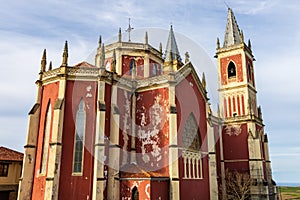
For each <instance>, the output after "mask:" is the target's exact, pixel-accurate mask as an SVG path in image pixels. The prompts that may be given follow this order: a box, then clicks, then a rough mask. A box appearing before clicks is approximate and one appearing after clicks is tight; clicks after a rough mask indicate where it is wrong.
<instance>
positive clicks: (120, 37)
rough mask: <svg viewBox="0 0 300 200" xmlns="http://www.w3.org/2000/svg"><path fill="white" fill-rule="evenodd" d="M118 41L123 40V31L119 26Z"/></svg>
mask: <svg viewBox="0 0 300 200" xmlns="http://www.w3.org/2000/svg"><path fill="white" fill-rule="evenodd" d="M118 42H122V31H121V28H119V33H118Z"/></svg>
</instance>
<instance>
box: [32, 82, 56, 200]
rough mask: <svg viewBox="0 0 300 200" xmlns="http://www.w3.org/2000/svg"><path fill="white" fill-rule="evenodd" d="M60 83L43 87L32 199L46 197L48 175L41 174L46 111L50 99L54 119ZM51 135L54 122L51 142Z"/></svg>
mask: <svg viewBox="0 0 300 200" xmlns="http://www.w3.org/2000/svg"><path fill="white" fill-rule="evenodd" d="M58 85H59V83H58V82H55V83H51V84H48V85H45V86H44V87H43V95H42V100H41V114H40V124H39V132H38V140H37V152H36V158H35V168H34V174H35V175H34V180H33V188H32V199H43V198H44V192H45V184H46V182H45V181H46V176H41V175H40V166H41V157H42V151H43V137H44V125H45V118H46V112H47V107H48V103H49V101H50V103H51V108H52V119H53V109H54V103H55V100H56V98H57V96H58ZM51 135H52V122H51V129H50V140H49V142H51ZM48 155H49V154H48ZM48 159H49V156H48ZM46 171H47V170H46Z"/></svg>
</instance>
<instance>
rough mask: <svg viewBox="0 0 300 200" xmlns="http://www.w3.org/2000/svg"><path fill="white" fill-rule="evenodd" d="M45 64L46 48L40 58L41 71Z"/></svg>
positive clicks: (43, 69)
mask: <svg viewBox="0 0 300 200" xmlns="http://www.w3.org/2000/svg"><path fill="white" fill-rule="evenodd" d="M46 64H47V57H46V49H44V51H43V56H42V60H41V73H43V72H45V71H46Z"/></svg>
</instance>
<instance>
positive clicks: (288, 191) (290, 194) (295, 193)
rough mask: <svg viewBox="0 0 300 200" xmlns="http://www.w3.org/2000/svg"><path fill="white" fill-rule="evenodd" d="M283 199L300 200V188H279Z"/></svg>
mask: <svg viewBox="0 0 300 200" xmlns="http://www.w3.org/2000/svg"><path fill="white" fill-rule="evenodd" d="M278 192H279V195H280V193H281V196H282V199H283V200H284V199H300V187H279V191H278Z"/></svg>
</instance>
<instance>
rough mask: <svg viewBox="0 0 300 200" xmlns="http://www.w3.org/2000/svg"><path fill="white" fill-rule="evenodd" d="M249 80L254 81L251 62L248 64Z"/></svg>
mask: <svg viewBox="0 0 300 200" xmlns="http://www.w3.org/2000/svg"><path fill="white" fill-rule="evenodd" d="M248 80H249V81H250V82H251V81H252V69H251V65H250V64H248Z"/></svg>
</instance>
